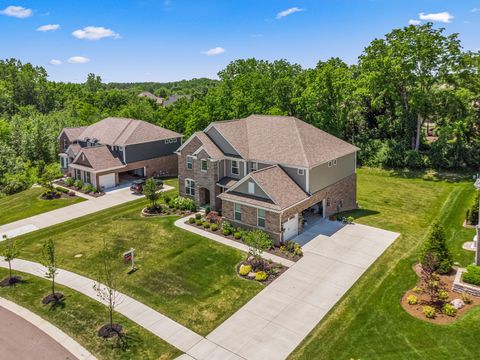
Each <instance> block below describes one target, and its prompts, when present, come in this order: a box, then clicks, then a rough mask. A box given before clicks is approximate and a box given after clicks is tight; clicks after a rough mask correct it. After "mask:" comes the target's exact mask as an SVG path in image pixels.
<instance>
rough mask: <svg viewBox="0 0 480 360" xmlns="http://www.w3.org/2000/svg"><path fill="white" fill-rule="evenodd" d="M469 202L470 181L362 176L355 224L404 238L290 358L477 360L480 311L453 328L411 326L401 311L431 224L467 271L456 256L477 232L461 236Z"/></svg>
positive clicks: (465, 258)
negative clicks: (436, 225)
mask: <svg viewBox="0 0 480 360" xmlns="http://www.w3.org/2000/svg"><path fill="white" fill-rule="evenodd" d="M473 198H474V187H473V186H472V183H471V182H462V181H459V182H445V181H427V180H423V179H422V178H408V177H405V176H403V177H402V176H395V175H394V174H393V173H390V172H387V171H382V170H374V169H361V170H359V172H358V199H359V203H360V205H361V207H362V209H361V210H358V211H355V212H354V215H355V216H357V217H359V218H358V219H357V221H358V222H359V223H363V224H367V225H372V226H377V227H380V228H384V229H388V230H392V231H397V232H400V233H401V234H402V236H401V237H400V238H399V239H398V240H397V241H396V242H395V243H394V244H393V245H392V246H391V247H390V248H389V249H388V250H387V251H386V252H385V253H384V254H383V255H382V256H381V257H380V258H379V260H377V262H376V263H375V264H374V265H373V266H372V267H371V268H370V269H369V270H368V271H367V272H366V274H365V275H364V276H363V277H362V278H361V279H360V280H359V281H358V282H357V283H356V284H355V285H354V286H353V287H352V288H351V289H350V291H349V292H348V293H347V294H346V296H345V297H344V298H343V299H342V301H341V302H340V303H339V304H337V306H335V307H334V308H333V309H332V310H331V312H330V313H329V314H328V316H327V317H326V318H325V319H324V320H323V321H322V322H321V323H320V324H319V325H318V326H317V327H316V328H315V329H314V330H313V331H312V333H311V334H310V335H309V336H308V337H307V338H306V339H305V340H304V342H303V343H302V344H301V345H300V346H299V347H298V348H297V349H296V351H295V352H294V353H293V354H292V355H291V358H292V359H350V358H352V359H409V360H410V359H452V358H455V359H475V358H479V357H480V347H479V346H478V334H479V333H480V308H476V309H474V310H472V311H471V312H469V313H468V314H467V315H466V316H464V317H463V318H461V319H459V320H457V321H456V322H454V323H453V324H451V325H432V324H429V323H426V322H423V321H421V320H418V319H415V318H413V317H411V316H410V315H409V314H407V313H406V312H405V311H404V310H403V309H402V308H401V306H400V298H401V297H402V293H403V292H404V291H406V290H407V289H408V288H410V287H412V286H414V284H415V283H416V281H417V277H416V275H415V274H414V272H413V271H412V269H411V267H412V265H413V264H414V263H415V262H416V261H417V260H418V254H419V250H420V249H421V244H422V242H423V241H424V239H425V235H426V234H427V233H428V230H429V226H430V225H431V224H432V222H433V221H434V220H439V221H440V222H441V223H442V224H443V225H444V226H445V228H446V231H447V234H448V238H449V240H448V244H449V247H450V249H451V251H452V253H453V254H454V257H455V261H458V262H460V263H461V264H462V265H467V264H469V263H471V262H472V261H473V253H472V252H467V251H465V250H462V249H461V246H462V243H463V242H465V241H471V239H472V237H473V235H474V231H473V230H471V229H464V228H463V227H462V222H463V219H464V216H465V211H466V209H467V207H468V206H470V204H471V202H472V201H473Z"/></svg>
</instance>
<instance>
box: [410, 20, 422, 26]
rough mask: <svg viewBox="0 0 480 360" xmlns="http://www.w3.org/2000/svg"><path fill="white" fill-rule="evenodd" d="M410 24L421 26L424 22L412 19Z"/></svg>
mask: <svg viewBox="0 0 480 360" xmlns="http://www.w3.org/2000/svg"><path fill="white" fill-rule="evenodd" d="M408 23H409V24H410V25H420V24H421V23H422V22H421V21H420V20H416V19H410V20H408Z"/></svg>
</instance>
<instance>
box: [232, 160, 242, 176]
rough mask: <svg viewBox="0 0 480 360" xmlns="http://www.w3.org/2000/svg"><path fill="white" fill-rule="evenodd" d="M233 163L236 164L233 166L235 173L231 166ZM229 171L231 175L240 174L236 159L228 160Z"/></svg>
mask: <svg viewBox="0 0 480 360" xmlns="http://www.w3.org/2000/svg"><path fill="white" fill-rule="evenodd" d="M234 163H235V164H236V166H235V168H236V169H237V172H236V173H234V172H233V168H234V166H233V164H234ZM230 172H231V173H232V174H233V175H240V166H238V161H237V160H231V161H230Z"/></svg>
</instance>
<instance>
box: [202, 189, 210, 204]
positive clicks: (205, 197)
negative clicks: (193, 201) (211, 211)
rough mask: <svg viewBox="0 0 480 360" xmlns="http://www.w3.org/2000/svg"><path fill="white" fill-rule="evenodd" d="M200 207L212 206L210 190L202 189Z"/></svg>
mask: <svg viewBox="0 0 480 360" xmlns="http://www.w3.org/2000/svg"><path fill="white" fill-rule="evenodd" d="M199 195H200V206H206V205H210V190H208V189H205V188H200V194H199Z"/></svg>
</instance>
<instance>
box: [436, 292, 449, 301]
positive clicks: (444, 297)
mask: <svg viewBox="0 0 480 360" xmlns="http://www.w3.org/2000/svg"><path fill="white" fill-rule="evenodd" d="M438 300H440V301H447V300H448V291H445V290H439V291H438Z"/></svg>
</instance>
